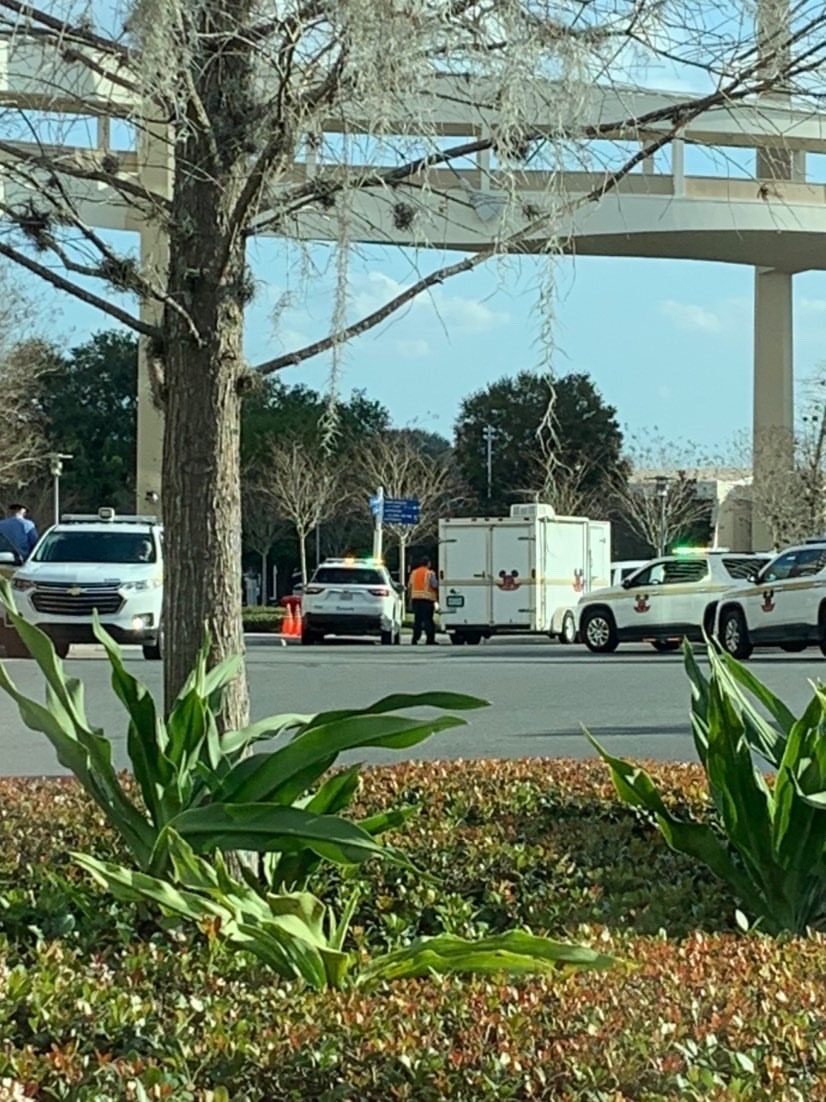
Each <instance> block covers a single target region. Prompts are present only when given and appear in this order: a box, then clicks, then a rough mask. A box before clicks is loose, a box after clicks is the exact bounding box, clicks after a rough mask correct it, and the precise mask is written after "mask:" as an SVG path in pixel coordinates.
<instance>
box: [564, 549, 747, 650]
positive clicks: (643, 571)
mask: <svg viewBox="0 0 826 1102" xmlns="http://www.w3.org/2000/svg"><path fill="white" fill-rule="evenodd" d="M765 561H766V557H765V556H762V557H761V556H758V555H747V554H739V553H732V552H728V551H716V550H715V551H711V550H706V549H699V550H689V551H685V552H683V553H681V554H677V555H666V556H663V557H662V558H658V559H652V560H651V561H650V562H648V563H646V564H645V565H644V566H643V567H641V568H640V569H638V570H636V571H635V572H634V573H632V574H630V575H629V576H628V577H627V578H625V580H624V581H623V582H622V583H621V584H619V585H612V586H609V587H608V588H607V589H598V590H594V592H592V593H589V594H587V595H586V596H584V597H582V598H581V600H580V602H579V604H578V605H577V631H578V634H579V639H580V640H581V641H582V642H583V643H584V644H585V645H586V647H588V649H589V650H591V651H594V652H595V653H597V654H607V653H610V652H611V651H614V650H616V649H617V646H618V645H619V644H620V643H639V642H650V643H651V645H652V646H653V647H654V649H655V650H657V651H661V652H666V651H671V650H676V649H677V648H678V647H679V646H680V643H681V641H682V640H683V639H690V640H700V639H702V638H703V633H704V632H705V633H706V634H707V635H711V632H712V630H713V627H714V615H715V612H716V609H717V602H718V600H719V599H720V596H721V595H722V594H723V593H726V592H727V591H728V590H730V589H731V587H732V586H733V585H734V584H735V583H736V582H738V581H739V582H740V583H742V584H746V583H747V579H748V578H749V577H750V576H751V575H753V574H754V573H755V572H756V571H757V570H758V569H759V568H760V566H761V565H762V564H763V563H764V562H765Z"/></svg>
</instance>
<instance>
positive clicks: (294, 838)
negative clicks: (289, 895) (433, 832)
mask: <svg viewBox="0 0 826 1102" xmlns="http://www.w3.org/2000/svg"><path fill="white" fill-rule="evenodd" d="M169 827H170V829H172V830H174V831H175V832H177V833H178V834H180V836H181V837H182V838H184V839H185V840H186V841H187V842H189V844H190V845H191V846H192V847H193V849H194V850H195V851H196V852H198V853H204V852H209V851H210V850H213V849H221V850H225V851H226V850H234V849H240V850H251V851H254V852H256V853H268V852H273V851H275V852H279V853H296V852H299V851H300V850H302V849H309V850H312V852H313V853H317V854H318V855H319V856H320V857H323V858H325V859H326V860H328V861H333V862H334V863H335V864H340V865H355V864H360V863H361V862H362V861H365V860H367V859H368V858H369V857H388V858H390V859H392V860H394V861H396V862H398V863H401V864H404V865H409V862H408V861H407V859H406V858H405V857H404V856H403V855H401V854H399V853H397V852H396V851H394V850H392V849H388V848H385V847H382V846H381V845H379V844H378V843H377V842H376V841H374V839H373V838H372V837H371V836H370V835H369V834H368V833H367V831H366V830H362V828H361V827H359V826H357V825H356V824H355V823H351V822H348V821H347V820H346V819H342V818H339V817H338V816H336V815H314V814H313V813H312V812H309V811H304V810H302V809H301V808H296V807H282V806H280V805H278V804H265V803H262V804H258V803H250V804H208V805H206V806H204V807H198V808H192V809H190V810H187V811H182V812H181V813H180V814H179V815H177V816H176V817H175V818H174V819H173V820H172V822H171V823H170V824H169ZM163 845H164V840H163V835H162V836H161V838H159V842H158V850H159V851H162V848H163ZM158 859H159V857H158V855H155V856H154V860H155V861H157V860H158Z"/></svg>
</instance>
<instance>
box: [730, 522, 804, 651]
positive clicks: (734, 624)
mask: <svg viewBox="0 0 826 1102" xmlns="http://www.w3.org/2000/svg"><path fill="white" fill-rule="evenodd" d="M715 635H716V637H717V639H718V641H719V643H720V645H721V646H722V647H723V649H724V650H727V651H728V652H729V654H732V655H734V657H735V658H741V659H743V658H748V657H750V655H751V652H752V651H753V649H754V648H755V647H781V648H782V649H783V650H785V651H791V652H793V653H795V652H797V651H802V650H805V648H806V647H810V646H819V647H820V649H821V650H822V651H823V653H824V654H826V538H821V539H816V540H809V541H808V542H807V543H803V544H800V545H799V546H797V547H790V548H788V550H786V551H783V552H782V553H781V554H779V555H778V556H777V557H776V558H774V559H772V560H771V561H770V562H768V563H766V565H765V566H763V568H762V569H761V570H760V571H759V572H758V571H755V572H754V575H753V576H752V584H751V585H749V586H747V587H746V588H745V589H738V590H736V591H734V592H732V593H726V594H724V595H723V596H722V597H721V598H720V604H719V606H718V610H717V622H716V624H715Z"/></svg>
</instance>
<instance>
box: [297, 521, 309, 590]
mask: <svg viewBox="0 0 826 1102" xmlns="http://www.w3.org/2000/svg"><path fill="white" fill-rule="evenodd" d="M298 553H299V555H300V556H301V584H302V585H306V584H307V532H306V530H305V529H304V528H299V529H298Z"/></svg>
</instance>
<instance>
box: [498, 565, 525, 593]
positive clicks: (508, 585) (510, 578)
mask: <svg viewBox="0 0 826 1102" xmlns="http://www.w3.org/2000/svg"><path fill="white" fill-rule="evenodd" d="M518 577H519V571H518V570H511V572H510V573H508V572H507V570H500V571H499V579H500V580H499V581H498V582H497V583H496V584H497V585H498V586H499V588H500V589H504V590H506V591H508V592H509V591H511V590H514V589H519V586H520V584H521V583H520V582H518V581H517V580H516V579H517V578H518Z"/></svg>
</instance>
